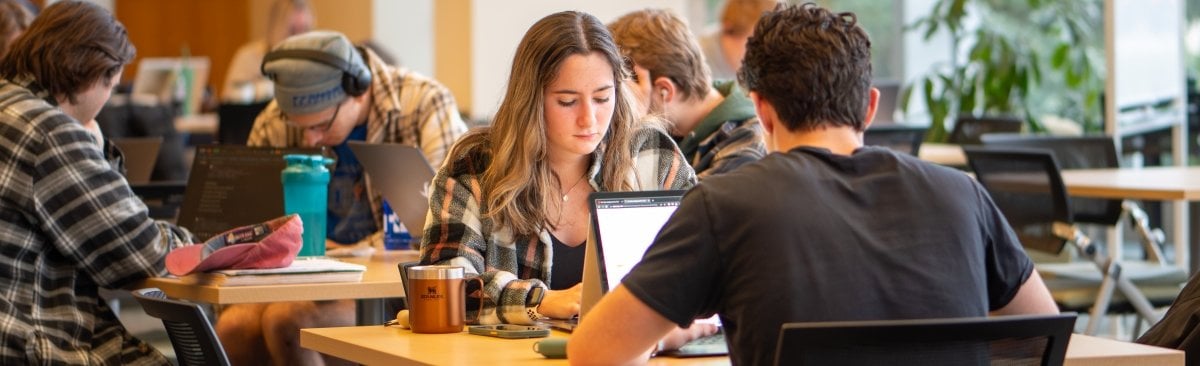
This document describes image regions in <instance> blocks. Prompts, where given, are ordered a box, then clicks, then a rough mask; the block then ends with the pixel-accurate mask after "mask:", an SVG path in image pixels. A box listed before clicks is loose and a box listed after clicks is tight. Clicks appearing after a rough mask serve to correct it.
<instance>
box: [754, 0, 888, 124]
mask: <svg viewBox="0 0 1200 366" xmlns="http://www.w3.org/2000/svg"><path fill="white" fill-rule="evenodd" d="M857 22H858V21H857V18H856V17H855V15H854V13H837V14H834V13H833V12H830V11H829V10H828V9H825V8H821V7H819V6H817V5H816V4H813V3H807V4H804V5H799V6H796V5H783V4H780V5H778V6H776V7H775V10H774V11H772V12H768V13H766V14H764V15H763V17H762V19H759V21H758V25H757V26H756V27H755V29H754V34H753V35H751V36H750V40H749V41H747V42H746V57H745V59H744V60H743V61H742V62H743V63H742V69H741V70H740V71H739V72H738V80H739V81H740V82H741V83H742V85H744V86H745V87H746V89H747V90H749V91H752V92H756V93H757V94H758V95H759V96H761V97H762V98H764V99H765V100H766V101H767V102H769V103H771V105H772V106H774V107H775V110H776V111H777V113H778V114H779V118H780V120H781V123H783V124H784V126H786V127H787V129H788V130H789V131H793V132H802V131H811V130H814V129H817V128H821V127H825V126H849V127H853V128H854V129H855V130H856V131H862V130H863V129H864V128H865V127H866V125H865V120H866V112H867V103H869V99H870V90H871V40H870V38H869V37H867V32H866V31H864V30H863V29H862V28H861V27H859V26H858V24H857Z"/></svg>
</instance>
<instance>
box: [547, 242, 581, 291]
mask: <svg viewBox="0 0 1200 366" xmlns="http://www.w3.org/2000/svg"><path fill="white" fill-rule="evenodd" d="M550 241H551V242H552V245H553V249H552V250H553V251H554V258H553V259H552V261H553V262H552V263H551V265H550V266H551V267H550V289H551V290H565V289H569V288H571V286H575V284H578V283H579V282H580V281H583V251H584V248H585V247H586V243H584V244H580V245H576V246H575V247H569V246H567V245H566V244H563V242H562V241H561V240H558V238H556V237H554V234H551V235H550Z"/></svg>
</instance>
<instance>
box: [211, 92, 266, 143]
mask: <svg viewBox="0 0 1200 366" xmlns="http://www.w3.org/2000/svg"><path fill="white" fill-rule="evenodd" d="M268 103H270V101H269V100H268V101H266V102H260V103H254V104H229V103H222V104H221V105H218V106H217V141H218V142H220V143H221V144H223V145H245V144H246V139H248V138H249V137H250V129H251V128H253V127H254V119H255V118H258V114H259V113H260V112H262V110H263V109H264V108H266V107H267V104H268Z"/></svg>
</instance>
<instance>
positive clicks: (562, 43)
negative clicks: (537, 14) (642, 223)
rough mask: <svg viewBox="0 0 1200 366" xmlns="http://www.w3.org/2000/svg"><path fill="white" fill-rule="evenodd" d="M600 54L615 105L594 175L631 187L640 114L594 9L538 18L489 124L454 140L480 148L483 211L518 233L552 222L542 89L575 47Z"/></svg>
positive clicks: (465, 147) (607, 184) (459, 147)
mask: <svg viewBox="0 0 1200 366" xmlns="http://www.w3.org/2000/svg"><path fill="white" fill-rule="evenodd" d="M590 54H599V55H600V56H602V57H603V58H604V59H605V60H606V61H608V64H609V66H611V67H612V70H613V75H612V78H613V86H614V88H616V93H615V94H614V96H615V98H616V100H615V107H614V110H613V117H612V121H611V123H610V124H609V127H608V132H607V133H606V134H605V135H604V139H603V140H602V141H601V142H600V145H599V146H597V147H596V151H597V153H598V154H599V155H600V156H599V157H597V159H602V161H603V162H604V164H603V167H602V168H601V169H600V177H599V180H600V182H601V184H602V185H603V186H602V187H601V188H602V189H604V190H608V191H620V190H630V189H631V188H632V187H630V186H629V179H628V178H629V174H630V171H631V170H632V169H631V167H632V166H633V157H632V152H631V151H630V149H629V148H628V146H630V144H632V140H633V135H634V129H635V128H637V126H638V125H639V122H638V121H637V119H638V117H639V116H638V115H637V112H635V109H634V108H633V106H632V105H631V104H630V103H631V98H632V97H631V96H630V95H629V94H628V91H627V90H626V89H625V88H624V85H623V84H624V83H622V82H621V81H623V80H625V79H626V78H627V77H628V75H629V73H628V70H626V69H624V68H623V62H622V59H621V55H620V53H619V52H618V51H617V46H616V44H614V43H613V40H612V36H611V35H609V33H608V29H607V28H605V27H604V24H603V23H601V22H600V20H599V19H596V17H594V16H592V15H590V14H587V13H581V12H576V11H564V12H560V13H555V14H551V15H550V16H547V17H545V18H542V19H541V20H539V21H538V22H537V23H535V24H534V25H533V26H532V27H530V28H529V30H528V31H526V32H525V36H524V37H523V38H522V39H521V43H520V44H519V45H518V46H517V53H516V55H514V56H513V62H512V71H511V72H510V73H509V79H508V88H507V89H506V91H505V93H504V99H503V101H501V102H500V108H499V110H497V111H496V115H495V118H494V119H493V121H492V125H491V127H485V128H478V129H474V130H472V131H471V132H469V133H467V134H466V135H465V136H463V137H462V139H461V140H459V141H458V143H456V144H455V145H454V148H453V149H452V151H451V153H450V155H449V156H450V159H451V161H453V159H457V158H460V157H462V156H465V154H468V153H471V152H473V151H476V150H477V149H485V151H487V153H488V155H489V156H490V159H491V162H490V164H488V167H487V169H486V170H485V171H484V172H483V175H482V177H481V178H480V186H481V187H482V188H481V190H482V192H481V193H482V202H481V206H483V207H484V215H485V216H487V217H490V218H491V219H493V220H494V221H495V223H496V225H497V226H498V227H501V228H509V229H511V230H512V232H513V234H516V235H535V234H537V232H538V231H540V230H541V228H542V227H543V225H550V223H549V221H548V219H547V214H546V213H547V212H549V208H550V206H549V205H551V204H552V202H556V201H555V200H557V199H558V197H557V195H556V194H554V193H552V192H553V188H552V187H554V186H555V185H556V183H557V182H559V178H560V177H557V176H555V174H554V172H553V171H552V170H551V169H550V165H549V163H548V162H547V160H548V159H547V158H546V157H547V154H548V147H547V146H548V145H549V142H548V141H547V139H546V117H545V115H544V111H545V96H544V92H545V89H546V87H547V86H548V85H550V83H551V82H553V81H554V78H555V77H558V76H559V67H560V66H561V65H562V63H563V62H564V61H566V59H567V58H569V57H571V56H575V55H583V56H586V55H590Z"/></svg>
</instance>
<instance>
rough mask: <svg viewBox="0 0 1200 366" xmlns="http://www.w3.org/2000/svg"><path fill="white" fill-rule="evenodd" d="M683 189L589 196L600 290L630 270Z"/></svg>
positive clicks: (652, 240) (671, 210) (663, 221)
mask: <svg viewBox="0 0 1200 366" xmlns="http://www.w3.org/2000/svg"><path fill="white" fill-rule="evenodd" d="M683 193H684V191H648V192H619V193H595V194H593V195H592V197H591V198H592V199H591V209H592V217H593V220H592V222H593V225H595V227H594V228H593V230H595V233H596V240H595V243H596V249H597V251H596V253H597V254H598V258H597V259H598V262H599V264H600V265H599V269H600V280H601V284H600V290H601V291H602V292H604V293H607V292H608V291H609V290H611V289H612V288H613V287H616V285H617V284H618V283H620V282H621V279H623V278H625V275H626V274H629V271H630V270H631V269H633V266H634V265H636V264H637V263H638V262H639V261H641V260H642V256H643V255H645V254H646V249H648V248H650V244H651V243H653V242H654V238H655V237H656V236H658V231H659V230H660V229H662V227H663V224H666V223H667V219H669V218H670V217H671V214H673V213H675V208H676V207H678V206H679V201H680V199H681V198H682V197H683Z"/></svg>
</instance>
